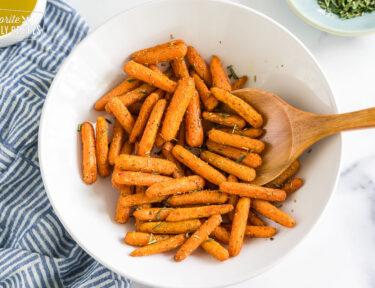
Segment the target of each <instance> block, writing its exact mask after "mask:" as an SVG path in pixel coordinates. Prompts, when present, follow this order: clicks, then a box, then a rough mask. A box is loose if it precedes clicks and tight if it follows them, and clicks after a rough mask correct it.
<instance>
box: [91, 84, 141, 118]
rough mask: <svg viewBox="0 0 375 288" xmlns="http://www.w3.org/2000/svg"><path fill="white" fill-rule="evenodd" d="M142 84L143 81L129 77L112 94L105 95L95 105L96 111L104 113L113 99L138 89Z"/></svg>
mask: <svg viewBox="0 0 375 288" xmlns="http://www.w3.org/2000/svg"><path fill="white" fill-rule="evenodd" d="M140 84H141V81H139V80H137V79H134V78H133V77H128V78H126V79H125V80H124V81H122V82H121V83H120V84H119V85H117V86H116V87H115V88H113V89H112V90H111V91H110V92H108V93H107V94H105V95H104V96H103V97H102V98H100V99H99V100H98V101H97V102H96V103H95V110H98V111H102V110H104V107H105V105H107V103H108V101H109V100H111V99H112V98H113V97H118V96H120V95H123V94H125V93H127V92H129V91H131V90H133V89H135V88H137V87H138V86H139V85H140Z"/></svg>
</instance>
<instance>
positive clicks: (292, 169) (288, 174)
mask: <svg viewBox="0 0 375 288" xmlns="http://www.w3.org/2000/svg"><path fill="white" fill-rule="evenodd" d="M300 166H301V164H300V163H299V161H298V160H296V161H294V162H293V163H292V164H291V165H290V166H289V167H288V168H287V169H286V170H285V171H284V172H283V173H281V174H280V175H279V176H278V177H277V178H275V179H274V180H272V181H271V182H270V183H268V184H267V185H268V186H271V187H281V185H283V184H284V183H285V182H286V181H287V180H288V179H289V178H292V177H293V176H294V175H296V173H297V172H298V170H299V168H300Z"/></svg>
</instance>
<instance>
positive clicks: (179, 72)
mask: <svg viewBox="0 0 375 288" xmlns="http://www.w3.org/2000/svg"><path fill="white" fill-rule="evenodd" d="M172 68H173V71H174V75H176V77H177V78H180V79H182V78H187V77H189V70H188V68H187V65H186V59H185V58H178V59H175V60H173V61H172Z"/></svg>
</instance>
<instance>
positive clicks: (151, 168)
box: [115, 154, 175, 175]
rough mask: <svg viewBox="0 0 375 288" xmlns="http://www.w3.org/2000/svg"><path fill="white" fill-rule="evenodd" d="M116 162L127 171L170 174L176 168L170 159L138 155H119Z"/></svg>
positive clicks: (117, 165)
mask: <svg viewBox="0 0 375 288" xmlns="http://www.w3.org/2000/svg"><path fill="white" fill-rule="evenodd" d="M115 163H116V167H118V168H120V169H122V170H127V171H136V172H137V171H139V172H146V173H154V174H165V175H170V174H172V173H173V171H174V170H175V165H174V164H173V163H172V162H170V161H168V160H165V159H160V158H151V157H141V156H136V155H126V154H122V155H119V156H117V158H116V161H115Z"/></svg>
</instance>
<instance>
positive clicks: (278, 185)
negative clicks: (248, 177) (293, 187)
mask: <svg viewBox="0 0 375 288" xmlns="http://www.w3.org/2000/svg"><path fill="white" fill-rule="evenodd" d="M273 186H274V187H275V188H281V187H283V185H281V184H273Z"/></svg>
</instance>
